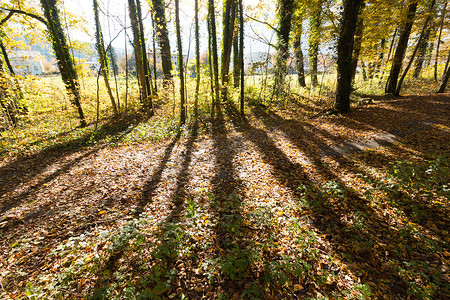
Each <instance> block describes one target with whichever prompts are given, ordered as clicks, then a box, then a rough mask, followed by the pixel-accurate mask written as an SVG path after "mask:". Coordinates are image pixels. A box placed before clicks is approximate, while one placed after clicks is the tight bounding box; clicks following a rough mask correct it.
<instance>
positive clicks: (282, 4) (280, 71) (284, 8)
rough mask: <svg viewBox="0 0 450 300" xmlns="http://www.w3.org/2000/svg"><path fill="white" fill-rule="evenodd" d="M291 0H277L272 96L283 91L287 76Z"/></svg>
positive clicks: (292, 4)
mask: <svg viewBox="0 0 450 300" xmlns="http://www.w3.org/2000/svg"><path fill="white" fill-rule="evenodd" d="M293 9H294V1H293V0H279V2H278V18H279V24H278V30H277V35H278V44H277V54H276V61H275V85H274V94H275V95H280V94H281V93H282V91H284V88H283V85H284V79H285V77H286V74H287V60H288V58H289V34H290V32H291V21H292V12H293Z"/></svg>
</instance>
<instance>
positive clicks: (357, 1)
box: [335, 0, 363, 112]
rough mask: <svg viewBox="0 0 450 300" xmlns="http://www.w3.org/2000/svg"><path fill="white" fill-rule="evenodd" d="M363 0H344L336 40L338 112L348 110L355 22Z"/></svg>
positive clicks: (336, 103) (336, 106) (336, 104)
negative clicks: (337, 40) (339, 28)
mask: <svg viewBox="0 0 450 300" xmlns="http://www.w3.org/2000/svg"><path fill="white" fill-rule="evenodd" d="M362 1H363V0H345V1H344V12H343V16H342V21H341V30H340V34H339V42H338V59H337V87H336V102H335V108H336V109H337V110H338V111H340V112H348V111H350V94H351V87H352V66H351V62H352V52H353V44H354V41H355V31H356V22H357V20H358V12H359V8H360V6H361V3H362Z"/></svg>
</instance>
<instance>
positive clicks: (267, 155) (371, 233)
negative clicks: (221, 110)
mask: <svg viewBox="0 0 450 300" xmlns="http://www.w3.org/2000/svg"><path fill="white" fill-rule="evenodd" d="M232 121H233V123H234V124H235V127H236V128H237V130H242V131H243V133H244V135H246V137H247V138H248V139H249V140H250V141H252V142H253V143H254V144H255V145H256V146H257V148H258V150H260V152H261V153H262V154H263V160H265V161H266V162H267V163H269V164H271V165H272V166H274V169H275V170H274V171H273V175H274V176H276V177H277V178H278V179H279V181H280V182H281V183H282V184H283V185H285V186H286V187H287V188H289V189H290V190H291V191H292V192H293V193H294V194H296V195H298V187H299V185H298V178H299V176H298V175H293V174H292V173H297V174H298V173H301V175H303V178H304V177H305V174H304V171H301V172H299V171H298V170H299V169H300V168H301V166H298V165H296V164H293V163H292V162H290V160H289V159H288V158H287V157H286V156H285V154H284V153H283V152H281V151H280V150H278V149H277V148H276V146H275V144H274V143H273V141H272V140H271V139H270V137H269V136H268V135H267V133H266V132H264V131H263V130H260V129H256V128H253V127H252V126H251V125H250V124H249V123H248V122H247V121H246V120H245V119H237V118H234V119H233V120H232ZM298 144H300V141H298ZM280 160H281V161H282V165H286V166H288V167H289V169H290V170H291V172H290V173H287V172H286V173H284V172H280V168H279V167H278V165H279V162H280ZM292 170H296V172H295V171H294V172H292ZM318 170H319V172H320V173H321V174H322V175H323V177H324V178H331V179H333V180H334V181H335V182H337V183H338V185H339V188H340V189H341V190H342V192H343V195H345V197H342V198H341V199H340V201H342V203H341V204H340V205H338V206H336V205H337V203H336V202H331V201H330V199H327V197H326V195H324V194H323V189H324V187H321V186H314V185H311V183H308V182H307V180H304V182H306V183H307V184H308V185H309V186H311V188H312V190H313V191H314V193H312V194H311V195H310V196H311V197H312V198H310V202H311V204H312V205H314V209H312V210H311V218H312V222H313V224H315V226H316V227H317V228H318V229H320V230H321V231H322V232H323V233H324V234H325V235H326V236H327V238H328V240H329V241H330V243H331V245H332V247H333V248H334V249H335V251H336V252H337V253H341V255H342V259H343V260H344V261H347V262H349V263H350V264H352V263H354V262H357V263H356V264H353V268H354V272H355V273H356V274H357V275H358V276H359V277H360V278H362V280H363V282H375V283H378V284H380V282H378V281H379V280H380V277H377V276H376V274H377V273H378V272H380V270H382V272H383V274H389V276H391V280H390V283H391V284H392V286H391V293H392V296H393V295H402V294H403V293H405V292H406V289H407V287H406V283H405V282H404V281H402V280H401V277H400V274H399V273H398V272H399V271H398V270H396V269H394V267H393V266H388V265H386V264H385V262H384V261H383V259H382V258H381V257H379V256H377V253H375V252H373V251H372V250H371V247H370V245H371V244H376V245H377V246H378V247H380V248H381V249H383V248H385V249H386V250H388V248H386V247H385V246H386V245H387V244H386V243H387V242H389V244H390V245H391V244H392V243H393V240H392V239H389V236H390V233H395V231H396V229H395V228H392V227H390V226H388V225H387V227H388V230H387V231H388V232H386V231H384V230H383V231H380V232H377V231H376V230H372V229H370V228H357V227H355V226H350V224H348V223H346V222H344V221H343V219H342V217H343V215H342V211H341V210H340V208H339V206H343V207H345V208H346V210H347V211H355V212H358V211H359V212H363V213H365V214H366V216H370V219H371V220H372V222H373V223H374V224H375V223H376V222H382V221H383V219H382V218H380V217H378V216H377V215H378V214H377V212H376V211H374V210H373V208H371V207H370V206H369V205H368V203H366V201H365V200H364V199H362V198H361V197H360V196H359V195H358V193H357V192H356V191H354V190H353V189H350V188H348V187H347V186H346V184H345V182H343V180H342V179H341V178H339V177H340V176H339V175H338V174H334V173H333V172H331V170H329V169H328V167H326V166H325V165H320V166H319V167H318ZM283 173H284V174H283ZM300 178H302V177H300ZM317 195H319V197H318V196H317ZM299 200H300V197H299ZM318 202H319V203H318ZM354 203H356V206H355V205H354ZM380 233H381V236H379V234H380ZM355 238H357V239H358V240H357V241H355ZM416 241H417V240H416ZM349 244H353V245H355V246H356V249H348V250H347V251H343V250H342V246H344V247H345V245H349ZM344 249H345V248H344ZM390 250H391V251H392V249H390ZM398 250H400V251H401V249H400V248H398ZM401 257H402V256H401ZM367 269H369V270H371V272H367Z"/></svg>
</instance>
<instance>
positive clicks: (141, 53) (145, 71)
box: [128, 0, 153, 115]
mask: <svg viewBox="0 0 450 300" xmlns="http://www.w3.org/2000/svg"><path fill="white" fill-rule="evenodd" d="M128 8H129V13H130V21H131V29H132V31H133V45H134V51H135V58H136V69H137V71H138V81H139V89H140V93H141V103H142V106H143V108H144V109H145V111H147V112H148V113H149V114H150V115H153V103H152V99H151V97H150V95H151V94H152V91H151V87H150V78H149V64H148V59H147V53H146V48H145V38H144V27H143V24H142V15H141V9H140V1H139V0H136V2H135V1H134V0H128Z"/></svg>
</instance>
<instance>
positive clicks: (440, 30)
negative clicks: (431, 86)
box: [434, 1, 448, 81]
mask: <svg viewBox="0 0 450 300" xmlns="http://www.w3.org/2000/svg"><path fill="white" fill-rule="evenodd" d="M447 4H448V2H447V1H445V4H444V8H443V9H442V16H441V24H440V25H439V35H438V41H437V46H436V57H435V60H434V81H437V67H438V62H439V47H440V45H441V36H442V28H444V21H445V16H446V13H447Z"/></svg>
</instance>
